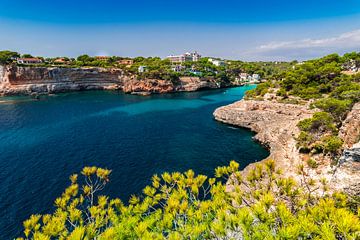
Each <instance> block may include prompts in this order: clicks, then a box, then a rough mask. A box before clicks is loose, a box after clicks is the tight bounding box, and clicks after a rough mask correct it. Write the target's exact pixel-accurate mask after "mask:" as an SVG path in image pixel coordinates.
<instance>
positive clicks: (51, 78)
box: [0, 65, 221, 96]
mask: <svg viewBox="0 0 360 240" xmlns="http://www.w3.org/2000/svg"><path fill="white" fill-rule="evenodd" d="M220 87H221V85H220V83H219V82H218V81H217V80H216V79H212V78H199V77H181V78H180V79H179V80H178V81H177V82H172V81H169V80H160V79H138V78H137V76H135V75H130V74H128V73H125V72H124V71H123V70H122V69H117V68H85V67H84V68H59V67H19V66H16V65H11V66H1V65H0V96H1V95H19V94H22V95H29V94H47V93H57V92H67V91H80V90H93V89H99V90H101V89H106V90H120V91H124V92H126V93H133V94H139V95H148V94H151V93H169V92H179V91H197V90H200V89H206V88H209V89H210V88H220Z"/></svg>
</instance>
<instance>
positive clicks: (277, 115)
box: [214, 100, 360, 193]
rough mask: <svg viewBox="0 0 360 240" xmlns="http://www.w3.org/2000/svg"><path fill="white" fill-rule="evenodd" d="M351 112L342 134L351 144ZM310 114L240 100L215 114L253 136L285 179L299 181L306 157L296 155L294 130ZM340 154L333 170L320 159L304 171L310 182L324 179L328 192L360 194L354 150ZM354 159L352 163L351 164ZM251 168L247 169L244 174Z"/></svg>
mask: <svg viewBox="0 0 360 240" xmlns="http://www.w3.org/2000/svg"><path fill="white" fill-rule="evenodd" d="M357 107H358V106H357V105H355V106H354V110H353V111H352V112H351V113H350V114H349V116H356V117H353V118H352V119H347V120H348V121H347V125H348V126H349V128H348V129H343V132H344V134H345V135H346V136H347V137H348V139H351V141H353V138H354V137H353V136H350V135H351V134H350V132H351V131H352V130H351V129H352V128H353V127H356V126H357V125H356V124H357V123H356V120H357V115H356V114H354V111H356V109H357ZM313 113H314V110H312V109H309V107H308V105H294V104H284V103H278V102H273V101H254V100H241V101H238V102H235V103H233V104H230V105H227V106H223V107H220V108H218V109H216V110H215V112H214V117H215V119H216V120H218V121H220V122H223V123H226V124H231V125H234V126H239V127H244V128H249V129H251V130H252V131H254V132H256V135H255V137H254V138H255V139H256V140H257V141H259V142H261V143H262V144H263V145H265V146H266V147H268V148H269V150H270V155H269V156H268V158H267V159H269V158H271V159H274V160H275V161H276V163H277V166H278V167H280V168H281V169H283V173H284V175H286V176H292V177H294V178H295V179H298V180H300V179H299V176H298V174H297V171H298V168H297V167H298V166H299V165H301V164H302V165H304V166H306V160H307V157H306V156H305V155H303V154H300V153H299V151H298V149H297V147H296V140H295V138H296V137H297V136H298V134H299V129H298V127H297V126H296V125H297V123H298V122H299V121H301V120H302V119H305V118H309V117H311V116H312V114H313ZM353 148H354V149H350V150H347V151H344V154H345V155H344V156H342V160H340V161H339V164H338V165H337V166H333V165H332V164H331V160H330V159H327V158H323V159H321V161H322V162H321V164H320V165H319V167H318V168H316V169H310V168H308V169H307V174H308V176H309V177H311V178H314V179H318V180H320V179H322V178H325V179H326V180H327V182H328V183H329V185H330V187H331V188H332V189H338V190H350V189H351V191H352V192H353V193H354V192H356V193H360V186H358V185H360V184H359V183H360V167H359V166H360V162H359V161H358V159H359V158H358V153H359V152H358V151H359V149H358V147H357V145H354V146H353ZM353 159H355V160H353ZM253 165H254V164H250V165H249V166H247V167H246V168H245V169H244V171H245V172H247V171H249V169H251V168H252V167H253Z"/></svg>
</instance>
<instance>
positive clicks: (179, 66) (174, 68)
mask: <svg viewBox="0 0 360 240" xmlns="http://www.w3.org/2000/svg"><path fill="white" fill-rule="evenodd" d="M184 69H185V66H182V65H174V66H172V67H171V70H173V71H174V72H181V71H183V70H184Z"/></svg>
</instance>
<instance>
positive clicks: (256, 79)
mask: <svg viewBox="0 0 360 240" xmlns="http://www.w3.org/2000/svg"><path fill="white" fill-rule="evenodd" d="M252 80H253V81H260V75H259V74H256V73H254V74H253V75H252Z"/></svg>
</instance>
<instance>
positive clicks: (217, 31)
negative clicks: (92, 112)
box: [0, 0, 360, 60]
mask: <svg viewBox="0 0 360 240" xmlns="http://www.w3.org/2000/svg"><path fill="white" fill-rule="evenodd" d="M0 6H1V7H0V49H10V50H17V51H21V52H29V53H32V54H34V55H46V56H62V55H67V56H77V55H79V54H82V53H89V54H91V55H100V54H101V55H121V56H139V55H143V56H161V57H165V56H166V55H169V54H176V53H182V52H184V51H192V50H198V51H199V52H200V53H202V54H203V55H206V56H217V57H224V58H230V59H242V60H292V59H300V60H301V59H307V58H313V57H318V56H322V55H324V54H328V53H332V52H339V53H344V52H346V51H360V1H358V0H342V1H339V0H327V1H325V0H313V1H310V0H303V1H288V0H287V1H285V0H275V1H265V0H257V1H256V0H252V1H242V0H237V1H235V0H231V1H229V0H223V1H212V0H208V1H194V0H193V1H189V0H183V1H169V0H153V1H143V0H140V1H130V0H129V1H114V0H102V1H96V2H95V1H89V0H88V1H83V0H73V1H70V0H62V1H45V0H37V1H29V0H27V1H25V0H17V1H13V0H0Z"/></svg>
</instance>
